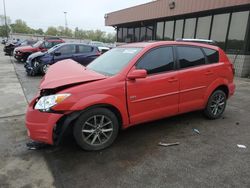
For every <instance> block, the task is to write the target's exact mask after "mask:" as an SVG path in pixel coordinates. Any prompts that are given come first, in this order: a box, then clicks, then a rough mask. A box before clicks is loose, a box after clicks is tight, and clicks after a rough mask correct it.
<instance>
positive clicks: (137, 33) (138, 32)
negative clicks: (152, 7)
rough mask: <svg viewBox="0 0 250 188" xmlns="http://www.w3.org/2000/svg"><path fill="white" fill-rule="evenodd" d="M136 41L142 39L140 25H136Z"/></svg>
mask: <svg viewBox="0 0 250 188" xmlns="http://www.w3.org/2000/svg"><path fill="white" fill-rule="evenodd" d="M134 41H135V42H138V41H140V28H139V27H136V28H135V37H134Z"/></svg>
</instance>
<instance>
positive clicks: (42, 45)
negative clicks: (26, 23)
mask: <svg viewBox="0 0 250 188" xmlns="http://www.w3.org/2000/svg"><path fill="white" fill-rule="evenodd" d="M63 42H64V40H62V39H60V38H56V37H53V38H51V37H50V38H44V40H39V41H37V42H36V43H35V44H33V45H28V46H21V47H17V48H15V50H14V54H13V55H14V57H15V59H16V60H18V61H21V62H26V60H27V59H28V57H29V55H31V54H32V53H35V52H45V51H47V50H48V49H50V48H52V47H53V46H55V45H57V44H60V43H63Z"/></svg>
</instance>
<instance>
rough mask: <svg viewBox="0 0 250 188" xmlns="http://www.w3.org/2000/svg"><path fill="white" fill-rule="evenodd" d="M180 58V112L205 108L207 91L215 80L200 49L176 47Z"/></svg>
mask: <svg viewBox="0 0 250 188" xmlns="http://www.w3.org/2000/svg"><path fill="white" fill-rule="evenodd" d="M176 52H177V53H176V54H177V57H178V67H179V80H180V101H179V103H180V104H179V112H180V113H184V112H189V111H193V110H198V109H202V108H203V107H204V96H205V93H206V89H207V88H208V86H209V85H210V84H211V82H212V81H213V80H214V78H215V74H214V72H213V71H212V70H211V69H210V66H211V65H209V64H207V63H206V57H205V55H204V53H203V51H202V50H201V48H199V47H195V46H176Z"/></svg>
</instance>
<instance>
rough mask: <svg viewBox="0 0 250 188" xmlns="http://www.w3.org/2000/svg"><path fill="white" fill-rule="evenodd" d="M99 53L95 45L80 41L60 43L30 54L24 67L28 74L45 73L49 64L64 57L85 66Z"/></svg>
mask: <svg viewBox="0 0 250 188" xmlns="http://www.w3.org/2000/svg"><path fill="white" fill-rule="evenodd" d="M99 55H101V53H100V51H99V50H98V48H97V47H95V46H90V45H86V44H81V43H62V44H58V45H56V46H54V47H52V48H50V49H49V50H48V51H46V52H36V53H33V54H31V55H30V56H29V57H28V59H27V61H26V63H25V65H24V67H25V68H26V72H27V73H28V75H31V76H33V75H36V74H39V73H42V74H45V73H46V72H47V70H48V68H49V66H50V65H52V64H54V63H56V62H58V61H61V60H64V59H72V60H74V61H76V62H78V63H80V64H81V65H84V66H86V65H88V64H89V63H90V62H91V61H93V60H94V59H95V58H96V57H98V56H99Z"/></svg>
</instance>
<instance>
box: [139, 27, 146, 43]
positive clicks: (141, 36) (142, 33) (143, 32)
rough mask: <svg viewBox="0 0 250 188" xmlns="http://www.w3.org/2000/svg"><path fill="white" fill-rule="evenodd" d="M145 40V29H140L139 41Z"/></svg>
mask: <svg viewBox="0 0 250 188" xmlns="http://www.w3.org/2000/svg"><path fill="white" fill-rule="evenodd" d="M145 39H146V27H141V34H140V41H145Z"/></svg>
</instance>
